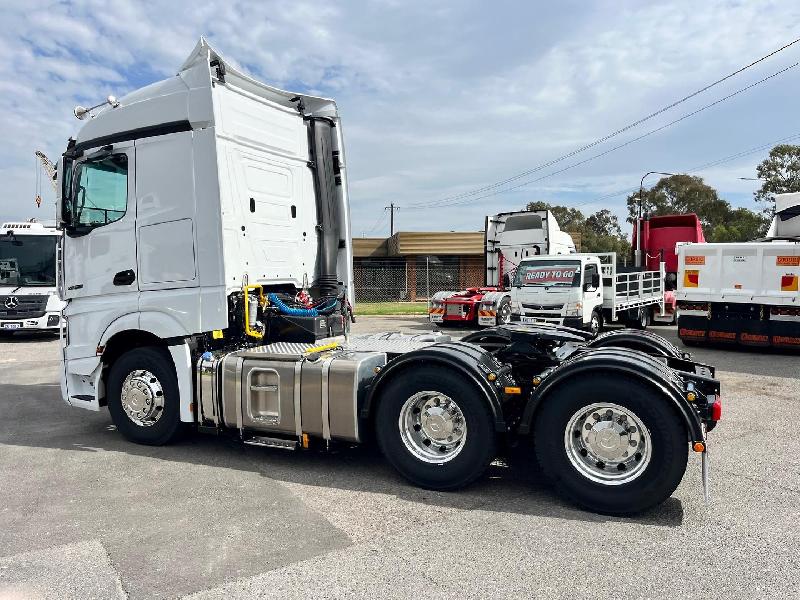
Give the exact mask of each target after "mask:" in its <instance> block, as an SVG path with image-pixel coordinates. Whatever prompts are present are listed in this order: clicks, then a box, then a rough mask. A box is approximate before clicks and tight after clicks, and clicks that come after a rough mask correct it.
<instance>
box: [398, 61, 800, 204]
mask: <svg viewBox="0 0 800 600" xmlns="http://www.w3.org/2000/svg"><path fill="white" fill-rule="evenodd" d="M798 65H800V62H796V63H794V64H792V65H789V66H788V67H785V68H783V69H781V70H779V71H776V72H775V73H773V74H772V75H768V76H767V77H764V78H763V79H759V80H758V81H756V82H754V83H751V84H750V85H747V86H745V87H743V88H740V89H738V90H736V91H735V92H733V93H731V94H728V95H727V96H723V97H722V98H719V99H718V100H715V101H714V102H711V103H709V104H706V105H705V106H701V107H700V108H698V109H697V110H693V111H692V112H689V113H686V114H685V115H683V116H681V117H679V118H677V119H675V120H673V121H670V122H669V123H666V124H665V125H661V126H660V127H656V128H655V129H651V130H650V131H648V132H646V133H643V134H642V135H640V136H638V137H635V138H633V139H630V140H628V141H626V142H624V143H622V144H618V145H616V146H614V147H612V148H609V149H608V150H605V151H603V152H601V153H599V154H594V155H592V156H590V157H588V158H585V159H583V160H581V161H578V162H576V163H572V164H571V165H567V166H566V167H564V168H562V169H558V170H557V171H552V172H550V173H546V174H545V175H542V176H541V177H537V178H535V179H528V180H525V181H523V182H522V183H518V184H516V185H513V186H510V187H506V188H503V189H501V190H496V191H490V192H488V193H486V194H483V195H481V196H473V197H470V198H463V199H461V200H458V201H453V202H448V203H445V202H443V201H442V202H440V203H432V204H428V205H425V206H407V207H406V208H407V209H409V210H411V209H414V210H419V209H424V208H432V207H434V206H436V207H448V206H459V205H463V204H469V203H470V202H473V201H476V200H482V199H483V198H489V197H491V196H495V195H497V194H501V193H505V192H510V191H511V190H515V189H518V188H521V187H524V186H526V185H530V184H531V183H536V182H538V181H542V180H544V179H547V178H548V177H552V176H553V175H558V174H560V173H563V172H565V171H568V170H570V169H573V168H575V167H578V166H580V165H583V164H586V163H588V162H591V161H593V160H596V159H598V158H600V157H603V156H606V155H607V154H610V153H612V152H615V151H617V150H619V149H621V148H624V147H625V146H629V145H630V144H633V143H635V142H638V141H639V140H642V139H644V138H646V137H649V136H651V135H653V134H654V133H658V132H659V131H663V130H664V129H667V128H668V127H671V126H673V125H676V124H677V123H680V122H681V121H684V120H686V119H688V118H690V117H693V116H695V115H697V114H698V113H701V112H703V111H705V110H708V109H709V108H712V107H714V106H716V105H718V104H721V103H722V102H725V101H727V100H730V99H731V98H733V97H734V96H738V95H739V94H741V93H743V92H746V91H748V90H750V89H752V88H754V87H756V86H758V85H761V84H762V83H765V82H766V81H769V80H770V79H772V78H774V77H777V76H779V75H782V74H783V73H785V72H787V71H789V70H790V69H793V68H795V67H796V66H798Z"/></svg>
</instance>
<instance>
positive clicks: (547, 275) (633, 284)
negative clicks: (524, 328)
mask: <svg viewBox="0 0 800 600" xmlns="http://www.w3.org/2000/svg"><path fill="white" fill-rule="evenodd" d="M511 310H512V319H513V320H515V321H521V322H522V323H538V322H545V323H554V324H558V325H565V326H567V327H573V328H575V329H583V330H586V331H588V332H589V333H590V334H591V335H592V337H596V336H597V334H598V333H599V332H600V331H601V330H602V328H603V324H604V323H613V322H616V321H617V320H622V321H624V322H625V323H626V324H627V325H629V326H631V327H637V328H639V329H645V328H646V327H647V325H648V323H649V321H650V315H651V314H652V313H653V312H655V311H657V312H659V313H662V314H663V311H664V264H663V263H661V265H660V268H659V270H658V271H637V270H630V271H627V272H618V267H617V255H616V253H614V252H608V253H599V254H571V255H569V256H536V257H530V258H526V259H524V260H523V261H522V262H521V263H520V264H519V267H518V268H517V271H516V274H515V276H514V281H513V283H512V287H511Z"/></svg>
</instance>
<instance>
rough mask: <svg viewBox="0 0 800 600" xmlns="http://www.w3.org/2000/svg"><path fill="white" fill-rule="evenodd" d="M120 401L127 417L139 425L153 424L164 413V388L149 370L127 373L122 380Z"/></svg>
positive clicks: (148, 425) (147, 425)
mask: <svg viewBox="0 0 800 600" xmlns="http://www.w3.org/2000/svg"><path fill="white" fill-rule="evenodd" d="M120 401H121V402H122V409H123V410H124V411H125V414H126V415H128V418H129V419H130V420H131V421H133V422H134V423H135V424H136V425H139V426H140V427H150V426H152V425H155V424H156V423H158V420H159V419H160V418H161V415H163V414H164V388H163V387H162V386H161V382H160V381H159V380H158V378H157V377H156V376H155V375H153V374H152V373H151V372H150V371H145V370H136V371H131V372H130V373H128V376H127V377H126V378H125V381H123V382H122V394H121V395H120Z"/></svg>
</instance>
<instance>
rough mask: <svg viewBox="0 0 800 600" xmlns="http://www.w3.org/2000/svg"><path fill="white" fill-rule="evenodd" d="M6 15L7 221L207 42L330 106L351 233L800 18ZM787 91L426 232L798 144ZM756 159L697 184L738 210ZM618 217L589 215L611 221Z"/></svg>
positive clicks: (477, 207)
mask: <svg viewBox="0 0 800 600" xmlns="http://www.w3.org/2000/svg"><path fill="white" fill-rule="evenodd" d="M767 15H768V18H767ZM3 16H4V18H3V20H2V23H1V24H0V55H2V56H3V61H2V62H0V114H2V115H3V116H2V119H3V131H4V138H5V140H4V144H3V146H2V147H0V176H1V177H3V181H4V186H3V187H4V194H3V196H2V199H0V217H15V218H20V217H25V216H29V215H30V214H33V213H35V208H33V204H32V198H33V194H34V181H35V176H34V170H33V164H34V163H33V151H34V150H35V149H42V150H44V151H45V152H46V153H47V154H49V155H51V156H53V157H54V156H57V155H58V154H59V153H60V152H61V150H62V148H63V147H64V144H65V141H66V139H67V137H68V136H69V135H70V134H71V133H73V132H74V131H75V129H76V128H77V122H76V121H75V120H74V119H73V118H72V116H71V110H72V107H73V106H74V105H75V104H78V103H86V102H93V101H94V102H96V101H100V99H102V98H104V97H105V96H106V95H108V94H112V93H113V94H115V95H118V96H121V95H122V94H124V93H125V92H126V91H129V90H130V89H132V88H135V87H138V86H139V85H143V84H145V83H149V82H150V81H152V80H155V79H158V78H161V77H165V76H168V75H170V74H172V73H174V72H175V70H176V69H177V68H178V66H179V65H180V64H181V62H182V61H183V59H184V58H185V56H186V55H187V54H188V52H189V51H190V50H191V48H192V47H193V45H194V44H195V42H196V40H197V38H198V37H199V36H200V35H207V36H208V37H209V39H210V40H211V42H212V43H213V44H214V45H215V46H217V47H218V48H219V49H220V51H221V52H223V54H225V55H226V57H228V58H229V59H231V60H234V61H236V62H237V63H238V64H239V65H241V66H242V67H243V68H245V69H246V70H249V71H252V72H253V74H254V75H255V76H257V77H259V78H262V79H264V80H266V81H269V82H271V83H274V84H277V85H280V86H284V87H289V88H297V87H298V86H299V87H302V88H304V89H306V90H308V91H313V92H318V93H323V94H330V95H333V96H335V97H336V98H337V100H338V101H339V104H340V107H341V110H342V113H343V118H344V127H345V137H346V140H347V142H348V149H347V151H348V152H347V153H348V161H349V165H348V167H349V172H350V176H351V193H352V198H353V208H354V210H353V215H354V216H353V218H354V231H356V232H359V231H361V230H363V229H368V228H369V227H371V226H372V225H373V224H374V223H375V221H376V220H377V219H378V217H379V216H380V213H381V211H382V210H383V208H382V207H383V206H385V205H386V204H388V202H390V201H394V202H396V203H398V204H400V205H403V204H410V203H413V202H419V201H432V200H437V199H441V198H446V197H449V196H452V195H453V194H457V193H461V192H464V191H469V190H471V189H473V188H476V187H480V186H483V185H485V184H487V183H491V182H493V181H497V180H499V179H504V178H506V177H509V176H512V175H514V174H516V173H518V172H521V171H524V170H526V169H529V168H531V167H534V166H536V165H537V164H540V163H542V162H544V161H547V160H550V159H552V158H554V157H556V156H558V155H559V154H561V153H564V152H566V151H569V150H571V149H573V148H575V147H578V146H581V145H583V144H585V143H587V142H590V141H591V140H593V139H595V138H597V137H599V136H601V135H603V134H605V133H608V132H609V131H613V130H614V129H616V128H617V127H619V126H621V125H624V124H626V123H628V122H630V121H631V120H634V119H636V118H638V117H640V116H642V115H644V114H647V113H648V112H650V111H651V110H652V109H653V108H655V107H659V106H662V105H664V104H666V103H668V102H671V101H672V100H674V99H676V98H678V97H680V96H682V95H684V94H686V93H688V92H690V91H692V90H693V89H696V88H698V87H700V86H701V85H703V84H705V83H707V82H709V81H711V80H713V79H715V78H716V77H718V76H719V75H721V74H724V73H726V72H729V71H731V70H733V69H735V68H736V67H738V66H741V65H743V64H745V63H747V62H748V61H750V60H752V59H753V58H756V57H758V56H760V55H762V54H764V53H766V52H767V51H769V50H771V49H773V48H775V47H777V46H779V45H780V44H782V43H785V42H786V41H788V40H790V39H792V37H793V36H794V34H795V32H796V31H797V24H798V22H799V21H800V6H798V5H796V3H789V2H777V1H771V0H760V1H759V0H753V1H748V2H735V1H725V0H714V1H710V2H704V3H697V2H691V1H689V0H676V1H674V2H662V3H653V2H649V3H640V2H635V1H634V0H627V1H625V2H620V3H615V8H614V10H613V11H612V10H609V9H608V4H605V3H597V4H591V3H586V2H581V1H577V0H570V1H568V2H561V3H552V5H549V4H542V3H514V2H507V1H505V0H500V1H497V2H493V3H491V4H486V3H481V2H457V1H455V0H453V1H451V2H439V3H434V4H432V3H414V2H399V1H394V0H391V1H390V0H383V1H371V2H363V3H360V4H355V3H322V2H310V1H293V2H242V1H231V2H226V3H220V2H211V1H208V0H206V1H195V2H170V3H163V2H156V1H154V0H147V1H140V2H137V1H133V0H116V1H115V2H113V3H109V2H107V1H104V0H88V1H86V2H74V3H70V2H51V1H44V0H42V1H39V2H27V3H16V4H11V5H8V6H5V7H4V15H3ZM798 56H800V48H792V49H790V50H789V51H787V52H785V53H783V54H782V55H780V56H778V57H775V58H774V59H771V60H770V61H768V62H766V63H765V64H763V65H759V67H757V68H754V69H753V70H752V71H749V72H747V73H746V74H743V75H742V76H740V77H737V78H736V79H735V80H732V81H730V82H726V83H725V84H723V85H721V86H719V88H715V89H714V90H713V91H710V92H708V93H706V94H704V95H702V96H701V97H698V98H696V99H694V100H692V101H691V102H687V103H686V104H685V105H683V106H682V107H681V108H678V109H675V110H673V111H670V113H668V114H666V115H663V117H660V118H658V119H655V120H654V121H653V122H652V124H653V126H657V125H660V124H663V123H665V122H667V121H669V120H671V119H673V118H675V117H676V116H678V115H680V114H682V113H683V112H685V111H689V110H692V109H693V108H696V107H698V106H700V105H702V104H703V103H706V102H708V101H710V100H713V99H715V98H717V97H719V96H721V95H724V94H725V93H729V92H730V91H732V90H733V89H736V88H737V87H740V86H741V85H744V84H746V83H750V82H751V81H753V80H755V79H757V78H758V77H762V76H764V75H766V74H768V73H769V72H772V71H773V70H777V68H779V67H780V66H782V65H786V64H789V62H794V61H796V60H797V57H798ZM797 71H798V73H800V69H798V70H797ZM797 78H798V74H797V73H794V72H790V73H789V74H787V75H786V76H783V77H782V78H781V79H780V80H777V81H775V82H771V83H768V84H765V85H763V86H761V87H760V88H757V89H756V90H753V91H752V92H749V93H748V94H747V97H744V95H743V97H741V98H737V99H736V100H733V101H731V102H730V105H729V106H721V107H719V108H715V109H712V110H710V111H708V112H707V113H704V114H703V115H702V116H698V117H695V118H693V119H690V120H687V121H686V122H684V123H682V124H680V125H677V126H675V127H673V128H670V129H668V130H666V131H665V132H663V133H660V134H657V135H654V136H652V137H651V138H648V139H646V140H643V141H642V142H639V143H636V144H633V145H631V146H629V147H627V148H625V149H622V150H620V151H618V152H615V153H613V154H610V155H608V156H606V157H603V158H601V159H598V160H596V161H593V162H591V163H588V164H586V165H583V166H581V167H578V168H575V169H573V170H570V171H567V172H565V173H563V174H561V175H557V176H554V177H552V178H548V179H545V180H543V181H540V182H536V183H533V184H531V185H530V186H528V187H524V188H521V189H519V190H515V191H513V192H509V193H507V194H503V195H501V196H493V197H491V198H487V199H484V200H481V201H480V202H477V203H475V204H474V205H473V204H467V205H464V206H459V207H457V209H450V210H447V211H436V214H437V221H442V220H444V221H446V222H447V227H446V228H447V229H475V228H476V227H479V226H480V224H481V223H482V222H483V215H485V214H487V213H491V212H495V211H497V210H508V209H513V208H516V207H519V206H522V205H524V204H525V202H526V201H528V200H533V199H545V200H548V201H551V202H565V203H572V204H581V203H587V202H588V203H587V204H586V205H585V206H584V207H583V208H584V209H595V205H593V204H592V203H591V202H590V201H591V200H592V199H593V198H597V197H599V196H603V195H604V194H608V193H609V192H611V191H615V190H619V189H625V188H628V187H632V186H635V185H636V184H637V183H638V180H639V178H640V177H641V174H642V173H644V172H646V171H649V170H653V169H658V170H661V169H663V170H673V169H685V168H688V167H691V166H695V165H698V164H702V163H704V162H709V161H711V160H713V159H715V158H719V157H722V156H725V155H726V154H731V153H733V152H735V151H736V150H738V149H743V148H747V147H750V146H754V145H756V144H759V143H763V142H766V141H769V140H771V139H778V138H780V137H782V135H789V134H790V133H793V132H794V131H793V130H791V129H792V127H794V128H796V129H798V130H800V127H798V126H797V125H794V126H792V125H791V123H796V122H797V121H796V115H795V113H796V109H795V104H796V102H795V101H794V100H793V98H795V97H796V96H797V93H798V91H800V90H798V87H800V86H798V84H797V81H798V79H797ZM787 123H789V125H787ZM649 125H650V124H649V123H648V125H646V126H643V128H641V129H640V130H637V132H636V133H639V132H640V131H644V130H645V127H649ZM787 128H788V129H787ZM632 135H635V134H633V133H632ZM619 139H620V141H621V140H623V139H627V138H624V137H622V136H621V137H620V138H619ZM604 148H605V146H604V147H600V148H598V151H602V150H603V149H604ZM591 152H592V151H589V153H586V154H585V155H584V154H582V155H580V156H579V157H576V160H580V159H581V158H583V157H584V156H588V155H589V154H590V153H591ZM765 153H766V151H765ZM759 158H760V156H754V157H747V158H745V159H743V160H742V161H740V162H738V163H732V165H723V166H720V167H719V168H718V169H717V170H715V171H714V173H713V176H709V181H710V182H712V183H714V184H715V185H718V186H719V187H720V189H721V190H722V191H723V192H724V191H726V190H730V192H731V193H732V194H739V196H737V197H738V198H742V197H743V196H741V194H743V193H745V192H746V191H747V189H751V188H746V186H744V188H743V186H741V185H739V184H741V183H743V182H738V183H736V182H730V181H726V177H733V176H734V172H735V173H736V175H735V176H737V177H738V176H741V175H746V174H748V173H749V172H751V171H752V167H753V165H754V164H755V163H756V162H757V161H758V159H759ZM566 164H569V161H565V163H564V165H566ZM734 165H735V168H734ZM559 166H561V165H559ZM728 167H730V168H728ZM547 172H548V171H547V170H544V171H542V172H541V174H544V173H547ZM737 181H738V180H737ZM623 200H624V197H621V198H620V199H610V200H606V201H605V202H604V203H603V204H602V205H600V207H606V206H610V207H612V208H614V209H615V210H616V211H617V213H618V214H619V215H620V216H624V201H623ZM442 214H444V216H441V215H442ZM430 221H431V212H428V213H426V212H425V211H413V210H405V211H401V212H400V214H399V215H398V222H399V225H400V227H403V228H417V229H420V228H425V227H426V226H427V225H428V223H429V222H430Z"/></svg>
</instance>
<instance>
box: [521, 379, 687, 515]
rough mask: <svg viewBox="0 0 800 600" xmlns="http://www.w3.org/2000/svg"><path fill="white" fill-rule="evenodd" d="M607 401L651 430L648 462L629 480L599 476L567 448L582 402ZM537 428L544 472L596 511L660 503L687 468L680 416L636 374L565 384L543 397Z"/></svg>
mask: <svg viewBox="0 0 800 600" xmlns="http://www.w3.org/2000/svg"><path fill="white" fill-rule="evenodd" d="M603 402H608V403H611V404H616V405H619V406H622V407H624V408H625V409H627V410H629V411H632V412H633V413H634V414H635V415H636V416H637V417H638V418H639V419H640V420H641V422H642V423H643V424H644V426H645V427H646V428H647V429H648V431H649V435H650V440H651V443H652V449H651V455H650V462H649V463H648V464H647V466H646V467H645V468H644V470H643V471H642V472H641V473H640V474H639V476H638V477H636V478H635V479H633V480H631V481H629V482H627V483H620V484H618V485H609V484H604V483H598V482H595V481H593V480H591V479H589V477H587V476H586V475H584V474H583V473H582V472H581V471H579V470H578V469H577V468H576V467H575V466H574V465H573V464H572V462H571V461H570V458H569V457H568V454H567V450H566V444H565V440H564V434H565V430H566V428H567V426H568V424H569V421H570V419H571V418H572V416H573V415H574V414H575V413H577V412H578V411H579V410H580V409H581V408H582V407H585V406H589V405H592V404H594V403H603ZM534 432H535V437H534V442H535V447H536V457H537V459H538V461H539V465H540V466H541V468H542V471H543V472H544V474H545V475H546V476H547V477H548V478H549V479H550V480H551V481H552V482H553V484H554V486H555V488H556V489H557V490H558V491H559V492H560V493H561V494H562V495H563V496H564V497H566V498H567V499H568V500H570V501H572V502H574V503H576V504H578V505H580V506H582V507H584V508H586V509H589V510H591V511H594V512H598V513H603V514H611V515H623V514H634V513H638V512H641V511H644V510H647V509H648V508H651V507H653V506H656V505H657V504H660V503H662V502H663V501H664V500H666V499H667V498H669V496H670V495H671V494H672V492H674V491H675V488H677V487H678V484H679V483H680V482H681V479H682V478H683V474H684V472H685V471H686V461H687V457H688V453H689V447H688V437H687V432H686V428H685V426H684V424H683V421H682V418H681V416H680V415H679V414H678V413H677V412H676V411H675V409H673V408H672V407H671V406H670V405H669V404H668V401H667V400H665V399H662V398H660V397H658V392H656V391H655V390H654V389H652V388H650V387H648V386H647V385H645V384H643V383H641V382H639V381H637V380H634V379H629V378H625V377H610V376H608V375H607V374H603V375H589V376H584V377H582V378H580V379H576V380H573V381H568V382H566V383H563V384H561V385H560V387H559V388H558V389H556V390H555V391H554V392H552V393H551V394H550V395H548V396H547V397H546V399H545V400H544V405H543V406H542V407H541V409H540V411H539V412H538V413H537V416H536V421H535V424H534Z"/></svg>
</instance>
